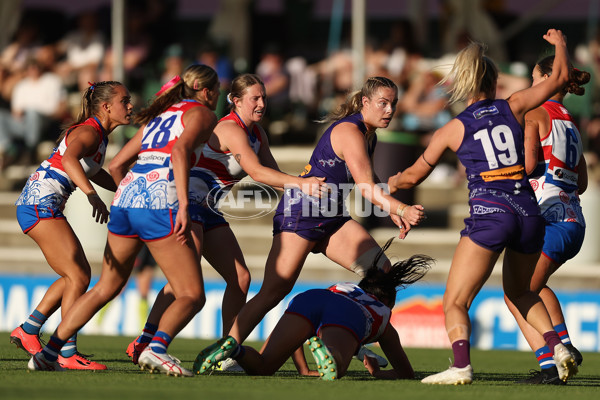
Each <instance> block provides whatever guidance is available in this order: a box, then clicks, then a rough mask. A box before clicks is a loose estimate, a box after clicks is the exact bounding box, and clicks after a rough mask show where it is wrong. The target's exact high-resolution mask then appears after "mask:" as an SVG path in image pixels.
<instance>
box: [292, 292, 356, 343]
mask: <svg viewBox="0 0 600 400" xmlns="http://www.w3.org/2000/svg"><path fill="white" fill-rule="evenodd" d="M285 312H286V313H289V314H295V315H299V316H301V317H303V318H305V319H306V320H307V321H308V322H310V323H311V325H312V326H313V330H314V332H315V334H318V333H319V330H320V329H321V328H323V327H325V326H337V327H340V328H344V329H346V330H348V331H349V332H350V333H352V334H353V335H354V337H356V340H358V342H359V343H362V342H363V340H365V339H366V334H367V332H366V326H367V319H366V317H365V314H364V313H363V311H362V309H361V308H360V306H359V305H358V304H356V303H355V302H354V301H352V300H350V299H348V298H346V297H344V296H343V295H340V294H337V293H333V292H331V291H329V290H327V289H310V290H307V291H306V292H302V293H300V294H298V295H296V296H295V297H294V298H293V299H292V301H291V302H290V304H289V305H288V308H287V310H286V311H285Z"/></svg>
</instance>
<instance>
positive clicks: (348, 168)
mask: <svg viewBox="0 0 600 400" xmlns="http://www.w3.org/2000/svg"><path fill="white" fill-rule="evenodd" d="M397 102H398V88H397V87H396V85H395V84H394V83H393V82H392V81H391V80H389V79H387V78H381V77H373V78H369V79H368V80H367V82H366V83H365V85H364V86H363V88H362V89H361V90H359V91H357V92H355V93H354V94H353V95H352V96H351V97H349V98H348V100H347V102H346V103H344V104H343V105H342V106H341V107H340V108H339V109H338V110H336V112H334V113H333V114H332V115H330V116H329V118H328V119H326V121H333V123H332V125H331V126H330V127H329V128H328V130H327V131H326V132H325V133H324V134H323V136H322V137H321V139H320V140H319V142H318V143H317V146H316V148H315V150H314V151H313V155H312V156H311V159H310V163H309V164H308V165H307V166H306V168H305V171H304V172H303V173H302V175H301V176H303V177H306V178H308V177H311V176H317V177H325V178H326V180H325V183H327V184H328V186H329V189H330V195H329V196H323V197H321V198H316V197H313V196H307V195H306V194H304V193H303V192H302V191H300V190H298V189H297V188H286V189H285V191H284V195H283V197H282V199H281V201H280V204H279V207H278V209H277V212H276V215H275V217H274V218H273V233H274V236H273V244H272V246H271V251H270V253H269V256H268V258H267V263H266V266H265V275H264V279H263V283H262V286H261V288H260V290H259V292H258V294H257V295H256V296H254V297H253V298H252V299H251V300H250V301H249V302H248V303H246V305H245V306H244V307H243V308H242V309H241V311H240V313H239V314H238V316H237V318H236V320H235V322H234V324H233V327H232V328H231V330H230V331H229V336H230V337H232V338H234V340H235V341H237V343H242V342H243V341H244V340H245V339H246V338H247V337H248V335H249V334H250V333H251V332H252V330H253V329H254V328H255V327H256V325H258V324H259V322H260V321H261V320H262V318H263V317H264V316H265V314H266V313H267V312H268V311H269V310H271V309H272V308H273V307H275V306H276V305H277V304H278V303H279V302H280V301H281V300H282V299H283V298H284V297H285V296H286V295H287V294H288V293H289V292H290V291H291V290H292V288H293V286H294V284H295V282H296V279H297V278H298V275H299V274H300V272H301V270H302V266H303V264H304V261H305V260H306V257H307V256H308V254H309V253H310V252H314V253H323V254H324V255H325V256H327V257H328V258H329V259H330V260H332V261H334V262H336V263H337V264H339V265H341V266H342V267H344V268H346V269H348V270H350V271H354V272H355V273H357V274H359V275H360V276H361V277H362V276H364V274H365V272H366V270H367V269H368V268H369V267H370V266H371V265H372V262H373V259H374V258H375V256H376V255H377V254H378V253H379V251H380V247H379V245H378V244H377V242H376V241H375V239H373V237H372V236H371V235H370V234H369V232H367V230H366V229H365V228H364V227H362V226H361V225H360V224H359V223H358V222H356V221H355V220H353V219H352V218H351V217H350V216H349V214H348V212H347V210H345V207H344V197H345V195H347V193H348V190H347V189H349V188H351V187H352V185H353V184H354V183H356V185H357V186H358V190H360V192H361V194H362V195H363V196H364V197H365V198H366V199H367V200H369V201H370V202H371V203H373V204H375V205H376V206H378V207H379V208H381V209H383V210H384V211H386V212H388V213H390V216H391V218H392V219H393V220H394V222H395V223H396V224H397V225H398V226H399V227H400V237H401V238H403V237H404V236H405V235H406V233H407V232H408V230H409V229H410V227H411V225H417V224H418V223H419V222H420V221H421V220H422V219H423V218H424V217H425V214H424V212H423V207H422V206H420V205H414V206H409V205H406V204H403V203H402V202H400V201H398V200H397V199H395V198H393V197H392V196H390V195H388V194H386V193H385V192H384V190H383V188H382V187H381V186H379V185H377V182H378V179H377V177H376V176H375V174H374V172H373V168H372V159H371V157H372V154H373V150H374V147H375V141H376V130H377V128H386V127H387V126H388V125H389V123H390V121H391V118H392V116H393V114H394V111H395V107H396V103H397ZM343 189H346V190H345V193H344V190H343ZM378 260H379V262H378V267H379V268H382V269H384V270H387V269H389V268H390V267H391V264H390V261H389V260H388V259H387V258H386V257H380V258H379V259H378ZM210 348H213V347H212V346H211V347H210ZM229 350H230V351H228V353H230V354H231V355H234V356H235V352H236V351H237V350H236V349H229ZM201 354H202V356H201V355H199V357H200V358H204V360H200V363H198V359H197V363H196V364H195V366H194V368H195V369H196V367H197V366H199V365H200V364H203V365H204V366H210V367H212V366H213V365H212V364H211V363H213V362H214V360H215V357H217V356H218V357H219V358H224V357H227V356H229V355H230V354H227V353H226V354H225V355H224V356H223V354H221V350H220V349H219V348H218V347H217V348H214V351H213V352H208V354H207V353H206V352H202V353H201ZM208 369H209V368H206V369H200V371H201V372H206V371H207V370H208Z"/></svg>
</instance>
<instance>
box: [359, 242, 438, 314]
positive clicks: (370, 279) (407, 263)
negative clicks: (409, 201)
mask: <svg viewBox="0 0 600 400" xmlns="http://www.w3.org/2000/svg"><path fill="white" fill-rule="evenodd" d="M393 240H394V238H391V239H390V240H388V241H387V243H386V244H385V245H384V246H383V247H382V248H381V250H380V251H379V253H378V254H377V256H376V257H375V260H373V264H372V266H371V267H370V268H369V269H368V270H367V273H366V275H365V277H364V278H363V279H362V280H361V281H360V282H359V283H358V286H359V287H360V288H361V289H363V290H364V291H365V292H366V293H370V294H372V295H373V296H375V297H377V298H378V299H379V300H380V301H382V302H384V303H386V304H393V303H394V302H395V301H396V292H397V291H398V290H399V289H404V288H405V287H407V286H408V285H412V284H413V283H415V282H417V281H418V280H419V279H421V278H423V277H424V276H425V274H426V273H427V271H429V269H430V268H431V265H432V264H433V263H434V262H435V260H434V259H433V258H431V257H429V256H426V255H422V254H416V255H414V256H412V257H410V258H408V259H406V260H402V261H399V262H397V263H394V264H393V265H392V267H391V268H390V270H389V271H387V272H385V271H384V270H382V269H379V268H378V267H377V263H378V261H379V259H380V258H381V257H382V256H383V254H384V253H385V251H386V250H387V249H388V248H389V247H390V245H391V244H392V242H393Z"/></svg>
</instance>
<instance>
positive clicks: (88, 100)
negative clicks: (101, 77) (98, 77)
mask: <svg viewBox="0 0 600 400" xmlns="http://www.w3.org/2000/svg"><path fill="white" fill-rule="evenodd" d="M118 86H124V85H123V84H122V83H121V82H117V81H102V82H96V83H92V84H90V86H89V87H88V88H87V89H86V90H85V92H83V99H82V101H81V111H80V112H79V116H78V117H77V120H75V122H73V123H69V124H68V125H66V126H64V127H63V130H62V132H61V134H60V136H59V137H58V139H57V141H56V143H57V144H58V143H60V142H61V141H62V140H63V138H64V137H65V135H66V134H67V132H69V130H70V129H71V127H73V126H75V125H79V124H81V123H83V122H84V121H85V120H86V119H88V118H90V117H93V116H94V115H96V114H98V112H99V111H100V106H101V105H102V103H108V102H110V100H111V99H112V97H113V96H114V95H115V89H116V88H117V87H118Z"/></svg>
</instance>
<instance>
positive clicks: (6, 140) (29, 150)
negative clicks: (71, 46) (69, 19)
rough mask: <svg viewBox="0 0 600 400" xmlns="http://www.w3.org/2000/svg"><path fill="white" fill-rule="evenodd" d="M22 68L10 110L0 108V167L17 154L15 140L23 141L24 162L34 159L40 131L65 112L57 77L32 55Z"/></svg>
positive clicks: (62, 94)
mask: <svg viewBox="0 0 600 400" xmlns="http://www.w3.org/2000/svg"><path fill="white" fill-rule="evenodd" d="M24 71H25V77H24V78H23V79H22V80H20V81H19V82H18V83H17V84H16V85H15V88H14V90H13V96H12V100H11V111H10V112H9V111H8V110H5V109H0V155H1V156H0V157H1V158H2V165H3V166H6V165H7V164H9V163H11V162H14V161H15V160H16V158H17V157H18V155H19V151H18V147H17V146H16V145H17V141H23V142H24V146H25V155H26V156H27V162H29V163H32V162H35V161H37V160H36V159H35V157H36V156H37V155H36V148H37V145H38V144H39V142H40V140H41V139H42V137H43V136H44V133H45V132H47V131H48V129H49V128H50V127H52V126H53V125H54V126H56V124H57V123H60V122H61V121H62V120H63V119H64V117H65V115H66V110H67V107H66V91H65V88H64V86H63V84H62V81H61V79H60V77H59V76H58V75H56V74H55V73H53V72H51V71H48V70H46V69H45V68H44V67H43V65H42V63H41V62H40V61H39V60H38V59H37V58H34V57H33V56H30V57H29V58H28V59H27V61H26V62H25V68H24ZM58 131H59V130H58V129H57V130H56V133H58ZM51 139H56V138H55V137H52V138H51Z"/></svg>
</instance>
